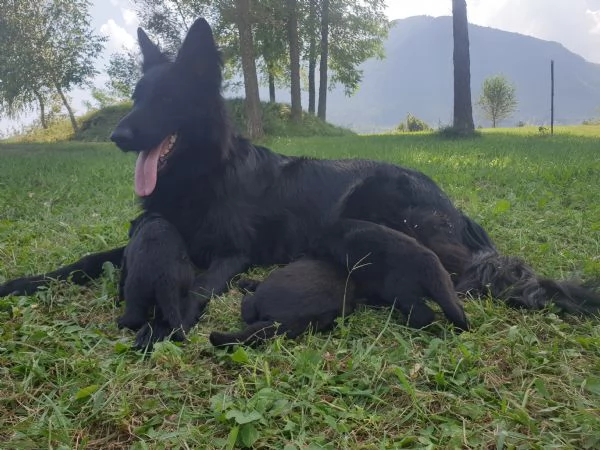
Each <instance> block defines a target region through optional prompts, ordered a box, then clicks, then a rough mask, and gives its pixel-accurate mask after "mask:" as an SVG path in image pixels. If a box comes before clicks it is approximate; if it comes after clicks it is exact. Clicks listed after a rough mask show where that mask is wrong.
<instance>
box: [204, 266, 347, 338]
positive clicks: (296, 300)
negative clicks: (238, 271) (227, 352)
mask: <svg viewBox="0 0 600 450" xmlns="http://www.w3.org/2000/svg"><path fill="white" fill-rule="evenodd" d="M245 286H246V287H248V288H249V289H250V290H254V289H256V291H255V292H254V294H248V295H246V296H245V297H244V298H243V299H242V307H241V310H242V319H243V320H244V322H246V324H247V327H246V328H245V329H244V330H241V331H239V332H234V333H221V332H218V331H214V332H212V333H211V334H210V337H209V339H210V342H211V343H212V344H213V345H216V346H221V345H228V344H236V343H241V344H246V345H256V344H259V343H260V342H262V341H264V340H265V339H269V338H272V337H274V336H278V335H283V334H285V335H287V337H289V338H296V337H298V336H299V335H300V334H302V333H303V332H305V331H306V330H307V329H308V328H309V327H312V329H314V330H315V331H325V330H329V329H331V328H332V327H333V326H334V324H335V320H336V318H338V317H342V316H345V315H348V314H351V313H352V312H354V309H355V308H356V298H355V287H354V283H353V282H352V280H350V279H348V274H347V272H346V271H345V270H344V269H342V268H340V267H337V266H335V265H333V264H331V263H328V262H325V261H319V260H316V259H310V258H302V259H300V260H298V261H296V262H293V263H291V264H288V265H287V266H285V267H282V268H281V269H277V270H275V271H274V272H272V273H271V274H270V275H269V276H268V277H267V278H266V279H265V280H264V281H263V282H262V283H248V282H246V283H245Z"/></svg>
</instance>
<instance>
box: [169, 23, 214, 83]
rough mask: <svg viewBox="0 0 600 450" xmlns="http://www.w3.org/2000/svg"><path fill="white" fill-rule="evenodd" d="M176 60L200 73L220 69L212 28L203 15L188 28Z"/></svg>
mask: <svg viewBox="0 0 600 450" xmlns="http://www.w3.org/2000/svg"><path fill="white" fill-rule="evenodd" d="M175 62H177V63H179V64H184V65H186V66H187V67H190V68H192V70H194V72H196V73H198V74H200V73H205V72H206V71H207V69H210V68H218V69H220V62H221V59H220V55H219V50H218V48H217V44H216V43H215V38H214V36H213V32H212V29H211V28H210V25H209V24H208V22H207V21H206V20H205V19H203V18H202V17H200V18H199V19H196V21H195V22H194V23H193V24H192V26H191V27H190V29H189V30H188V32H187V35H186V36H185V39H184V40H183V44H181V48H180V49H179V52H178V53H177V59H176V60H175Z"/></svg>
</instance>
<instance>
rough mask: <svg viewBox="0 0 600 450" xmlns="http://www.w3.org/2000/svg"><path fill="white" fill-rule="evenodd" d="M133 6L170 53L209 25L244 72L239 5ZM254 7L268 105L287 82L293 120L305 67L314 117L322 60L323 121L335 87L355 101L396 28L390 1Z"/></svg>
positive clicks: (224, 1) (147, 1)
mask: <svg viewBox="0 0 600 450" xmlns="http://www.w3.org/2000/svg"><path fill="white" fill-rule="evenodd" d="M132 1H133V2H134V3H135V4H136V6H138V11H139V14H140V17H141V24H142V26H143V27H144V28H145V29H147V30H149V31H150V32H151V33H152V34H153V35H154V37H155V38H158V41H159V42H160V43H161V44H162V45H163V47H164V48H166V49H168V50H176V49H177V47H178V46H179V45H180V42H181V37H182V35H183V34H184V33H185V31H186V30H187V27H188V24H189V23H191V22H192V21H193V19H194V18H195V17H197V16H204V17H207V18H208V19H209V22H210V23H211V25H212V26H213V30H214V32H215V35H216V37H217V38H218V44H219V46H220V47H221V49H222V50H223V54H224V56H225V61H226V62H228V65H227V66H226V68H227V67H228V68H229V69H231V68H234V69H236V70H239V67H240V64H239V62H240V61H241V57H242V55H241V52H240V51H241V49H242V47H243V46H244V45H245V43H244V42H241V41H240V39H239V32H238V29H237V19H236V16H235V14H232V11H235V10H236V8H237V6H239V2H238V1H234V0H212V1H211V0H132ZM249 3H250V5H249V21H250V25H251V33H252V39H253V44H254V52H253V53H254V55H255V57H262V58H261V59H262V64H260V62H261V61H260V60H259V66H258V68H259V69H261V71H262V73H263V76H265V77H266V79H267V80H268V84H269V91H270V94H269V98H270V100H271V101H274V100H275V98H274V97H275V83H276V81H277V80H279V81H284V80H285V81H287V86H289V87H290V88H291V94H292V95H291V97H292V110H293V115H294V117H299V116H300V114H301V97H300V96H299V94H298V92H299V90H298V86H300V84H301V83H300V76H299V74H300V70H301V68H302V62H303V60H304V61H308V79H309V83H308V90H309V110H310V111H311V112H312V111H314V109H315V103H316V102H315V98H316V93H315V89H316V82H315V81H316V80H315V78H316V67H317V59H319V56H320V69H319V72H320V80H319V110H320V111H321V113H320V117H322V118H325V116H326V102H327V92H328V90H329V88H330V87H331V85H333V84H335V83H341V84H342V85H344V87H345V90H346V93H347V94H348V95H351V94H352V93H353V92H354V91H356V89H357V87H358V85H359V83H360V81H361V78H362V72H361V70H360V69H359V66H360V64H361V63H362V62H363V61H365V60H366V59H368V58H370V57H372V56H377V57H382V56H383V39H384V38H385V36H387V31H388V28H389V22H388V20H387V18H386V16H385V0H285V1H281V0H252V1H250V2H249ZM290 12H291V13H292V14H290ZM294 23H296V25H294ZM296 42H297V43H298V45H296ZM290 43H291V44H292V45H290ZM319 53H320V55H319ZM329 71H331V74H330V73H329ZM299 111H300V112H299Z"/></svg>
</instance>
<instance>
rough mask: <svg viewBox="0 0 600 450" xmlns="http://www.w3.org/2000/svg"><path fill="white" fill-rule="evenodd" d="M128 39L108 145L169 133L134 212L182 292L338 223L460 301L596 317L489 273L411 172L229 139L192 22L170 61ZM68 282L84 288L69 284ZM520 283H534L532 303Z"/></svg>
mask: <svg viewBox="0 0 600 450" xmlns="http://www.w3.org/2000/svg"><path fill="white" fill-rule="evenodd" d="M138 34H139V41H140V46H141V49H142V53H143V55H144V64H143V69H144V75H143V77H142V79H141V80H140V81H139V83H138V85H137V87H136V89H135V93H134V106H133V108H132V110H131V112H130V113H129V114H127V116H125V117H124V118H123V119H122V120H121V122H120V123H119V124H118V126H117V127H116V128H115V130H114V133H113V135H112V139H113V141H114V142H115V143H116V144H117V146H119V147H120V148H121V149H122V150H124V151H131V152H137V153H139V152H144V151H146V152H147V151H148V150H149V149H152V148H155V147H157V146H158V145H159V143H160V142H163V141H164V140H165V139H166V138H168V137H169V136H170V135H173V134H174V133H177V141H176V144H175V147H174V149H173V151H172V152H171V154H170V155H169V157H168V159H167V161H166V164H165V166H164V167H163V168H162V169H161V170H160V172H159V173H158V180H157V183H156V187H155V188H154V189H153V190H152V191H151V192H149V193H148V195H146V196H144V197H143V198H142V199H141V201H142V205H143V208H144V209H145V210H146V211H149V212H157V213H159V214H161V215H162V216H163V217H164V218H165V219H167V220H168V221H169V222H170V223H172V224H173V225H174V226H175V227H176V228H177V230H178V231H179V233H180V234H181V236H182V238H183V240H184V242H185V244H186V247H187V251H188V254H189V256H190V258H191V259H192V261H193V263H194V264H195V265H196V266H197V267H198V268H200V269H203V270H204V272H203V273H202V274H201V275H200V276H198V277H197V278H196V280H195V281H194V287H193V289H192V290H193V291H194V292H199V293H201V295H203V296H204V297H207V298H209V297H210V296H211V295H213V294H219V293H222V292H224V291H225V290H226V289H227V282H228V280H230V279H231V278H232V277H233V276H234V275H236V274H238V273H240V272H244V271H245V270H246V269H247V268H248V267H249V266H250V265H270V264H278V263H288V262H290V261H293V260H295V259H297V258H298V257H300V256H301V255H302V254H304V253H305V252H306V251H307V250H308V249H309V248H310V247H311V245H312V244H313V243H314V242H315V241H316V240H317V239H318V238H319V236H321V235H322V234H323V232H324V231H326V230H327V229H328V228H329V227H331V226H334V225H335V224H336V222H338V221H339V220H340V219H341V218H350V219H359V220H366V221H370V222H374V223H379V224H382V225H385V226H386V227H388V228H391V229H394V230H397V231H400V232H402V233H404V234H406V235H408V236H410V237H412V238H414V239H416V240H417V241H418V242H419V243H420V244H421V245H424V246H425V247H427V248H429V249H431V250H432V251H433V252H434V253H436V255H437V256H438V258H439V260H440V261H441V262H442V264H443V266H444V267H445V268H446V270H447V271H448V272H450V273H451V274H452V277H453V280H454V282H455V284H457V286H458V287H460V289H461V290H463V291H473V292H476V293H481V292H483V291H487V290H488V289H489V291H490V292H492V293H493V294H494V295H497V296H499V298H500V299H503V300H506V301H509V302H510V303H511V304H518V305H521V306H524V307H528V308H539V307H543V306H545V305H546V304H547V303H548V302H550V301H553V299H554V301H555V302H556V304H557V305H558V306H559V307H561V308H562V309H563V310H565V311H567V312H576V313H580V312H585V313H597V312H598V311H599V309H600V300H599V299H598V295H596V294H595V293H593V292H590V291H587V290H585V289H583V288H581V287H572V286H571V285H566V284H561V283H558V282H549V281H545V280H539V279H538V277H537V276H536V275H535V274H534V273H533V272H532V271H531V270H530V269H528V268H527V266H525V265H524V264H523V263H522V262H520V261H518V260H511V261H512V263H511V264H514V267H515V270H516V272H514V273H521V274H522V277H517V280H518V282H517V283H515V276H514V275H511V274H512V273H513V272H512V271H509V272H508V273H507V272H506V271H504V270H501V269H499V268H498V267H499V265H498V264H495V263H493V260H494V259H495V258H503V257H502V256H500V255H499V254H498V252H497V250H496V248H495V246H494V244H493V243H492V241H491V239H490V238H489V237H488V235H487V234H486V232H485V231H484V230H483V229H482V228H481V226H479V225H478V224H477V223H475V222H474V221H473V220H472V219H470V218H468V217H467V216H465V215H464V214H462V213H461V212H460V211H459V210H457V208H456V207H455V206H454V205H453V204H452V202H451V201H450V199H449V198H448V197H447V196H446V194H445V193H444V192H443V191H442V190H441V189H440V188H439V187H438V186H437V185H436V184H435V183H434V182H433V181H432V180H431V179H430V178H428V177H427V176H425V175H424V174H422V173H420V172H417V171H415V170H411V169H408V168H404V167H399V166H396V165H392V164H386V163H383V162H375V161H367V160H359V159H350V160H337V161H329V160H315V159H310V158H298V157H289V156H283V155H279V154H276V153H273V152H271V151H270V150H268V149H266V148H264V147H259V146H254V145H252V144H250V143H249V142H248V141H246V140H244V139H241V138H239V137H236V136H235V135H234V133H233V132H232V130H231V127H230V125H229V122H228V119H227V114H226V112H225V105H224V101H223V98H222V96H221V92H220V87H221V81H222V75H221V69H222V64H221V58H220V54H219V51H218V49H217V47H216V45H215V42H214V39H213V36H212V31H211V29H210V27H209V25H208V23H207V22H206V21H204V20H203V19H198V20H197V21H196V22H195V23H194V24H193V26H192V27H191V28H190V30H189V32H188V34H187V36H186V38H185V40H184V42H183V44H182V46H181V49H180V50H179V53H178V55H177V57H176V58H175V59H174V60H171V59H170V58H168V57H167V56H166V55H164V54H162V53H161V52H160V51H159V50H158V48H157V47H156V46H155V45H154V44H153V43H152V42H150V40H149V39H148V38H147V36H146V35H145V33H144V32H143V31H142V30H141V29H140V30H139V33H138ZM431 218H433V220H431ZM120 252H121V253H122V249H116V250H114V251H112V252H107V253H104V254H99V255H96V256H94V255H92V256H91V258H92V259H91V260H90V259H89V258H90V257H88V259H86V260H82V261H79V262H77V263H75V264H73V265H71V266H68V267H66V268H63V269H60V270H59V271H58V272H54V273H51V274H47V276H51V277H53V278H64V277H65V275H67V274H68V273H71V272H73V271H78V272H77V273H80V272H81V271H83V272H85V273H86V274H87V275H88V276H90V277H94V276H97V275H98V274H99V273H100V272H101V265H102V263H103V262H104V261H106V260H110V261H113V262H115V260H116V259H119V258H117V256H119V254H121V253H120ZM379 264H386V262H385V261H383V262H380V263H379ZM500 267H502V266H500ZM73 280H74V281H76V282H84V281H85V279H84V278H83V277H80V276H77V277H75V276H74V277H73ZM527 280H529V281H527ZM44 283H46V276H35V277H32V278H24V279H19V280H15V281H11V282H8V283H7V284H5V285H3V286H1V287H0V295H8V294H10V293H21V294H23V293H31V292H33V291H34V290H35V289H36V287H38V286H40V285H42V284H44ZM531 283H534V284H535V283H538V285H539V289H538V288H536V294H535V296H534V297H533V298H535V300H534V301H532V296H531V295H530V287H531ZM194 304H195V305H200V304H201V303H200V302H194ZM196 312H197V311H196ZM198 315H199V314H194V317H197V316H198Z"/></svg>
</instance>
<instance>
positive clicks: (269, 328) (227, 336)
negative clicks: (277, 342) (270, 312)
mask: <svg viewBox="0 0 600 450" xmlns="http://www.w3.org/2000/svg"><path fill="white" fill-rule="evenodd" d="M280 328H281V327H277V326H276V324H275V322H273V321H263V322H254V323H253V324H251V325H248V327H247V328H245V329H244V330H241V331H238V332H235V333H221V332H219V331H213V332H211V333H210V336H209V337H208V339H209V341H210V343H211V344H212V345H214V346H215V347H222V346H230V345H234V344H243V345H248V346H251V347H253V346H256V345H258V344H260V343H262V342H264V341H265V340H267V339H271V338H273V337H275V336H277V335H280V334H284V333H285V331H284V330H282V329H280Z"/></svg>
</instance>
